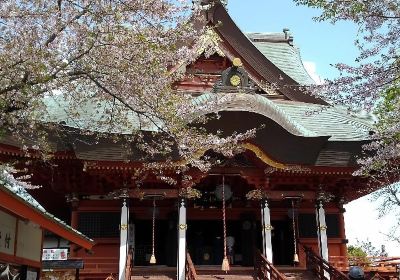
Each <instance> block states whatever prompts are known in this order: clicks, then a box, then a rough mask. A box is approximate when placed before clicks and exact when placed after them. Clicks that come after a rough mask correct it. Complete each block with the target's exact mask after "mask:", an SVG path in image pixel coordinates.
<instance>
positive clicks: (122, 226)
mask: <svg viewBox="0 0 400 280" xmlns="http://www.w3.org/2000/svg"><path fill="white" fill-rule="evenodd" d="M119 229H120V230H127V229H128V225H127V224H122V225H121V226H120V227H119Z"/></svg>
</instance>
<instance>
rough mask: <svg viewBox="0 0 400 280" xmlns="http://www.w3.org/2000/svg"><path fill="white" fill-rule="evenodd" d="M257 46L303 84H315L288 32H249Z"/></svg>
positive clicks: (274, 62)
mask: <svg viewBox="0 0 400 280" xmlns="http://www.w3.org/2000/svg"><path fill="white" fill-rule="evenodd" d="M246 35H247V37H248V38H249V39H250V41H251V42H252V43H253V44H254V45H255V46H256V48H257V49H258V50H259V51H260V52H261V53H262V54H263V55H264V56H265V57H266V58H268V59H269V60H270V61H271V62H272V63H273V64H275V65H276V66H277V67H278V68H279V69H281V70H282V71H283V72H285V73H286V74H287V75H288V76H289V77H291V78H292V79H293V80H295V81H296V82H298V83H299V84H301V85H310V84H315V81H314V80H313V79H312V78H311V77H310V75H309V74H308V73H307V71H306V69H305V68H304V65H303V62H302V60H301V56H300V50H299V48H298V47H296V46H295V45H294V44H293V38H292V37H291V36H289V35H287V33H247V34H246Z"/></svg>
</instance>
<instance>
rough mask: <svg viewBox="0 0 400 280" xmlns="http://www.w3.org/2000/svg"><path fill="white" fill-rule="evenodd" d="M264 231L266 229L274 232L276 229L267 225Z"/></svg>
mask: <svg viewBox="0 0 400 280" xmlns="http://www.w3.org/2000/svg"><path fill="white" fill-rule="evenodd" d="M264 229H265V230H273V229H274V227H273V226H272V225H265V226H264Z"/></svg>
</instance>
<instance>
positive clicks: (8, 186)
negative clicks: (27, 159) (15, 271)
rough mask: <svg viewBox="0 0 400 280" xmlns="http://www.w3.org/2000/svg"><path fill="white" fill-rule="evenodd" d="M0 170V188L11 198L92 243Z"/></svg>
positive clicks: (91, 241)
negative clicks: (48, 210) (47, 209)
mask: <svg viewBox="0 0 400 280" xmlns="http://www.w3.org/2000/svg"><path fill="white" fill-rule="evenodd" d="M0 172H2V173H3V174H1V175H0V190H2V191H4V192H6V193H8V194H10V195H11V196H12V197H13V198H15V199H17V200H19V201H21V202H23V203H24V204H25V205H27V206H28V207H30V208H31V209H32V211H35V212H38V213H40V215H42V216H44V217H45V218H47V219H49V220H51V221H52V223H54V224H55V225H56V226H58V227H61V228H63V229H65V230H67V231H68V232H71V233H72V234H73V235H77V236H79V237H80V238H81V239H84V240H85V241H86V243H85V244H92V245H93V244H94V241H93V240H92V239H90V238H89V237H87V236H86V235H84V234H83V233H81V232H79V231H77V230H76V229H74V228H72V227H71V226H69V225H68V224H67V223H65V222H64V221H62V220H60V219H59V218H57V217H56V216H54V215H52V214H50V213H49V212H47V211H46V209H45V208H44V207H43V206H42V205H41V204H40V203H39V202H38V201H37V200H36V199H34V198H33V196H32V195H30V194H29V193H28V191H27V190H26V189H25V188H24V187H23V186H21V185H20V184H19V183H18V181H16V180H15V179H14V178H13V177H12V175H10V174H9V173H7V172H6V171H0ZM4 206H6V208H7V205H4ZM8 206H9V205H8ZM16 214H19V213H16ZM46 229H47V228H46ZM62 237H64V236H62ZM88 249H90V248H88Z"/></svg>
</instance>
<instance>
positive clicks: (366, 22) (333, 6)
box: [295, 0, 400, 241]
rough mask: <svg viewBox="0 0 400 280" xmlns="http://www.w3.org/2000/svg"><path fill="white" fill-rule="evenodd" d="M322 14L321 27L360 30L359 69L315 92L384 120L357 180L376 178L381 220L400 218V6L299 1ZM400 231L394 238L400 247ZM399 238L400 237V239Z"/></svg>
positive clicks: (386, 1) (381, 1)
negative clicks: (350, 25) (348, 25)
mask: <svg viewBox="0 0 400 280" xmlns="http://www.w3.org/2000/svg"><path fill="white" fill-rule="evenodd" d="M295 2H296V3H297V4H301V5H307V6H309V7H313V8H319V9H321V11H322V14H321V15H320V16H319V17H318V18H317V20H319V21H324V20H328V21H331V22H333V23H334V22H336V21H340V20H344V21H352V22H354V23H355V24H357V25H358V27H359V33H358V38H356V40H355V44H356V46H357V47H358V49H359V51H360V52H359V56H358V57H357V58H356V60H355V61H356V63H357V65H356V66H349V65H346V64H342V63H339V64H337V65H336V68H338V69H339V70H340V71H341V75H340V77H338V78H337V79H335V80H332V81H327V83H326V84H325V85H322V86H320V87H316V88H314V89H313V90H314V92H315V93H316V94H318V95H321V96H322V97H324V98H325V99H327V100H329V101H330V102H331V103H332V104H344V105H346V106H348V107H350V108H357V109H359V108H360V107H361V108H362V109H366V110H368V111H373V112H374V113H375V115H376V116H377V118H378V121H377V123H376V125H375V131H374V132H375V133H374V135H373V136H372V142H371V143H369V144H367V145H365V147H364V151H365V154H364V157H363V158H361V159H359V163H360V165H361V168H360V170H359V171H357V172H356V174H357V175H367V176H369V177H370V178H371V186H370V187H371V191H373V190H376V189H377V188H380V187H382V186H387V187H385V188H382V189H380V190H378V191H377V192H375V193H374V198H373V199H374V200H379V201H380V202H381V206H380V208H379V211H380V214H381V216H382V215H385V214H387V213H390V212H392V213H393V211H396V213H399V209H400V185H399V184H398V183H397V184H393V183H394V182H396V181H399V179H400V165H399V159H400V59H399V58H400V57H399V56H400V2H399V1H398V0H375V1H365V0H348V1H341V0H295ZM398 229H399V226H398V225H396V226H395V228H393V231H392V233H391V234H390V237H391V238H392V239H394V240H397V241H400V238H399V237H398V236H399V235H398V232H399V231H398ZM396 234H397V235H396Z"/></svg>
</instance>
